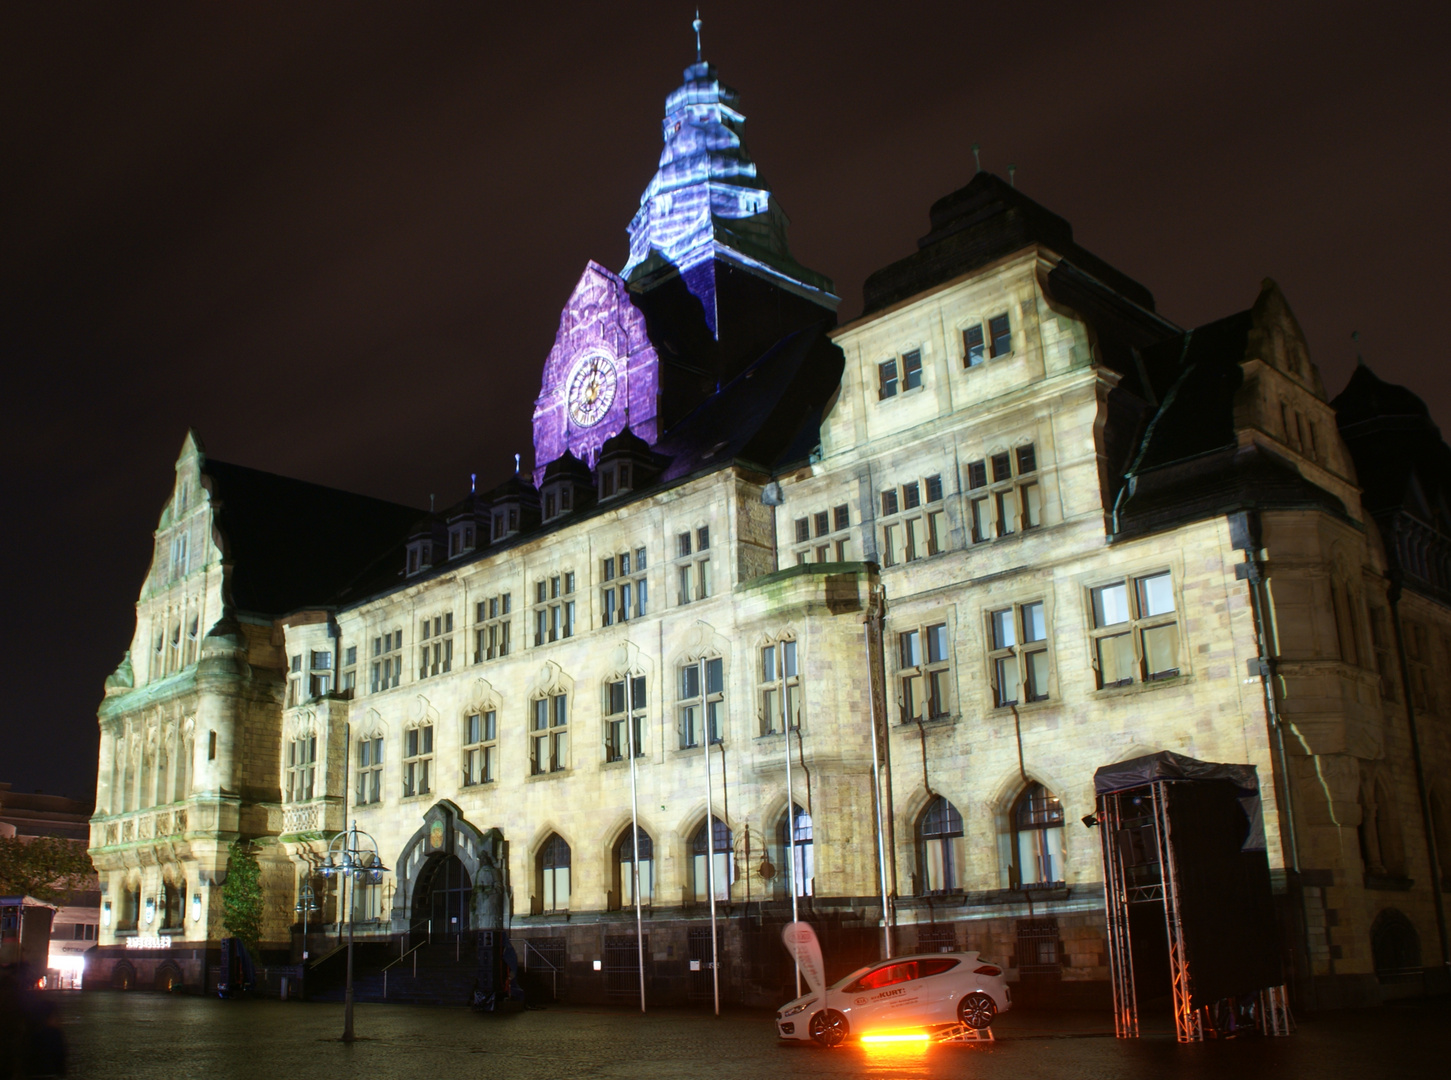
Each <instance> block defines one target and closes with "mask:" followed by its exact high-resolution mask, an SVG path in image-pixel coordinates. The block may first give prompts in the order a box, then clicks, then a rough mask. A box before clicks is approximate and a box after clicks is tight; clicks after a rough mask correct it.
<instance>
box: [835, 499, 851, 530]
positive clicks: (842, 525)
mask: <svg viewBox="0 0 1451 1080" xmlns="http://www.w3.org/2000/svg"><path fill="white" fill-rule="evenodd" d="M831 515H832V520H831V527H832V531H833V532H840V531H841V530H842V529H849V528H851V511H850V510H848V509H847V507H846V505H845V504H842V505H841V506H838V507H837V508H836V509H835V510H833V511H832V512H831Z"/></svg>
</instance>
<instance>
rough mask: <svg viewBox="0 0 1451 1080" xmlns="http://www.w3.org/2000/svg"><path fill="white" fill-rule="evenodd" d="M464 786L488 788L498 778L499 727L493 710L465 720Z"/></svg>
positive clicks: (472, 714) (470, 716)
mask: <svg viewBox="0 0 1451 1080" xmlns="http://www.w3.org/2000/svg"><path fill="white" fill-rule="evenodd" d="M463 736H464V746H463V783H464V786H465V787H471V786H473V785H474V784H491V783H493V782H494V780H495V779H496V777H497V775H498V764H499V762H498V757H499V745H498V739H499V723H498V716H497V714H496V713H495V712H494V710H493V709H487V710H485V711H484V712H478V713H470V714H469V715H468V716H466V717H465V718H464V731H463Z"/></svg>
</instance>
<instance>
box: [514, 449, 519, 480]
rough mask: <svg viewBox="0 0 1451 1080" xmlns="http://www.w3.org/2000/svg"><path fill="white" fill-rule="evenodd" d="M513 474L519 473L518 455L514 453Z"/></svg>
mask: <svg viewBox="0 0 1451 1080" xmlns="http://www.w3.org/2000/svg"><path fill="white" fill-rule="evenodd" d="M514 475H515V476H518V475H519V455H518V454H515V455H514Z"/></svg>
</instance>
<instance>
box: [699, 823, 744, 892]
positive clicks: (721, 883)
mask: <svg viewBox="0 0 1451 1080" xmlns="http://www.w3.org/2000/svg"><path fill="white" fill-rule="evenodd" d="M711 821H712V822H714V823H715V828H714V829H713V830H712V831H713V833H714V841H715V842H714V843H710V842H709V841H707V840H706V827H705V823H704V822H701V825H700V828H698V829H696V830H695V836H694V837H692V838H691V841H690V853H691V860H690V863H691V877H692V879H693V884H694V886H695V898H696V899H697V900H708V899H710V877H709V870H708V868H707V866H706V862H705V860H706V853H707V850H708V849H713V850H712V854H713V858H714V865H715V898H716V899H717V900H729V899H730V895H731V882H733V881H735V879H736V864H735V860H734V859H732V858H731V851H732V847H731V831H730V829H728V828H726V825H725V822H723V821H721V819H720V818H715V817H713V818H711Z"/></svg>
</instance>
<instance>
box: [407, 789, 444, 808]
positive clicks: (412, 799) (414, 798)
mask: <svg viewBox="0 0 1451 1080" xmlns="http://www.w3.org/2000/svg"><path fill="white" fill-rule="evenodd" d="M437 798H438V792H436V791H420V792H418V793H417V794H414V795H400V796H399V797H398V802H399V803H400V804H404V805H406V804H408V803H416V802H423V801H424V800H425V799H437Z"/></svg>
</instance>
